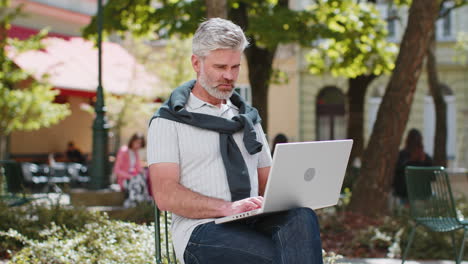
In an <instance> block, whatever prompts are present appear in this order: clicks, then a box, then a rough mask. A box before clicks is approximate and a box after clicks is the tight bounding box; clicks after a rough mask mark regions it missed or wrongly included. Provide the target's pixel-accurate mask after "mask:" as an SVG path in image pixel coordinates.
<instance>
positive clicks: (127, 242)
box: [0, 215, 165, 264]
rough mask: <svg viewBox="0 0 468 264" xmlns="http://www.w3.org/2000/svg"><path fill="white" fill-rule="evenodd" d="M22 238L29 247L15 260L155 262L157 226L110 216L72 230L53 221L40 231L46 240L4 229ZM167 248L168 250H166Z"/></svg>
mask: <svg viewBox="0 0 468 264" xmlns="http://www.w3.org/2000/svg"><path fill="white" fill-rule="evenodd" d="M0 235H3V236H8V237H11V238H14V239H16V240H18V241H21V242H22V243H23V244H25V247H24V248H23V249H22V250H21V251H19V252H17V253H16V254H15V255H14V256H13V258H12V259H11V262H12V263H18V264H23V263H24V264H26V263H99V264H101V263H102V264H104V263H134V264H139V263H142V264H143V263H145V264H146V263H153V262H154V226H153V225H149V226H147V225H138V224H135V223H126V222H122V221H114V220H110V219H108V217H107V216H106V215H101V216H100V218H99V219H98V221H96V222H91V223H88V224H85V225H84V226H83V228H81V229H80V230H69V229H67V228H66V227H64V226H58V225H55V224H52V225H51V226H50V227H48V228H46V229H45V230H43V231H41V232H40V233H39V235H40V237H41V239H42V240H33V239H30V238H28V237H26V236H24V235H22V234H20V233H18V232H17V231H14V230H10V231H8V232H0ZM163 252H165V251H163Z"/></svg>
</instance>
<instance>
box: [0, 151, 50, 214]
mask: <svg viewBox="0 0 468 264" xmlns="http://www.w3.org/2000/svg"><path fill="white" fill-rule="evenodd" d="M0 168H3V174H4V175H5V179H6V189H5V193H7V194H5V195H1V196H0V200H2V201H4V202H5V203H6V204H7V205H8V206H10V207H13V206H20V205H23V204H26V203H29V202H31V201H33V200H37V199H42V198H46V199H49V198H48V196H42V197H40V196H36V197H31V196H26V193H25V192H24V191H25V189H24V187H25V179H24V175H23V169H22V167H21V164H20V163H18V162H16V161H13V160H2V161H0Z"/></svg>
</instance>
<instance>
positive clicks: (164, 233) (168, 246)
mask: <svg viewBox="0 0 468 264" xmlns="http://www.w3.org/2000/svg"><path fill="white" fill-rule="evenodd" d="M154 215H155V221H154V238H155V247H156V248H155V251H156V252H155V253H156V254H155V256H156V263H157V264H161V263H167V264H175V263H177V260H176V256H175V252H174V247H173V246H172V239H171V235H170V230H169V229H170V228H169V226H170V220H171V219H170V216H169V213H168V212H166V211H163V212H161V211H160V210H159V209H158V207H157V206H156V204H155V205H154ZM163 258H167V262H165V261H163Z"/></svg>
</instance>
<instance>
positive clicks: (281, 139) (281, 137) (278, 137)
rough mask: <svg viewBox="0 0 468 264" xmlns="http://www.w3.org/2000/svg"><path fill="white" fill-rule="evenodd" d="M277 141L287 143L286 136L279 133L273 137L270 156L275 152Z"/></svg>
mask: <svg viewBox="0 0 468 264" xmlns="http://www.w3.org/2000/svg"><path fill="white" fill-rule="evenodd" d="M278 143H288V138H287V137H286V135H285V134H283V133H279V134H277V135H276V136H275V138H274V139H273V147H272V148H271V156H272V157H273V154H274V153H275V147H276V144H278Z"/></svg>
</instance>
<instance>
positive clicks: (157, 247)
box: [154, 203, 162, 264]
mask: <svg viewBox="0 0 468 264" xmlns="http://www.w3.org/2000/svg"><path fill="white" fill-rule="evenodd" d="M159 216H160V212H159V209H158V207H157V205H156V203H155V204H154V242H155V243H154V246H155V250H156V252H155V257H156V264H161V263H162V257H161V237H160V226H159V224H160V223H159Z"/></svg>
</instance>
